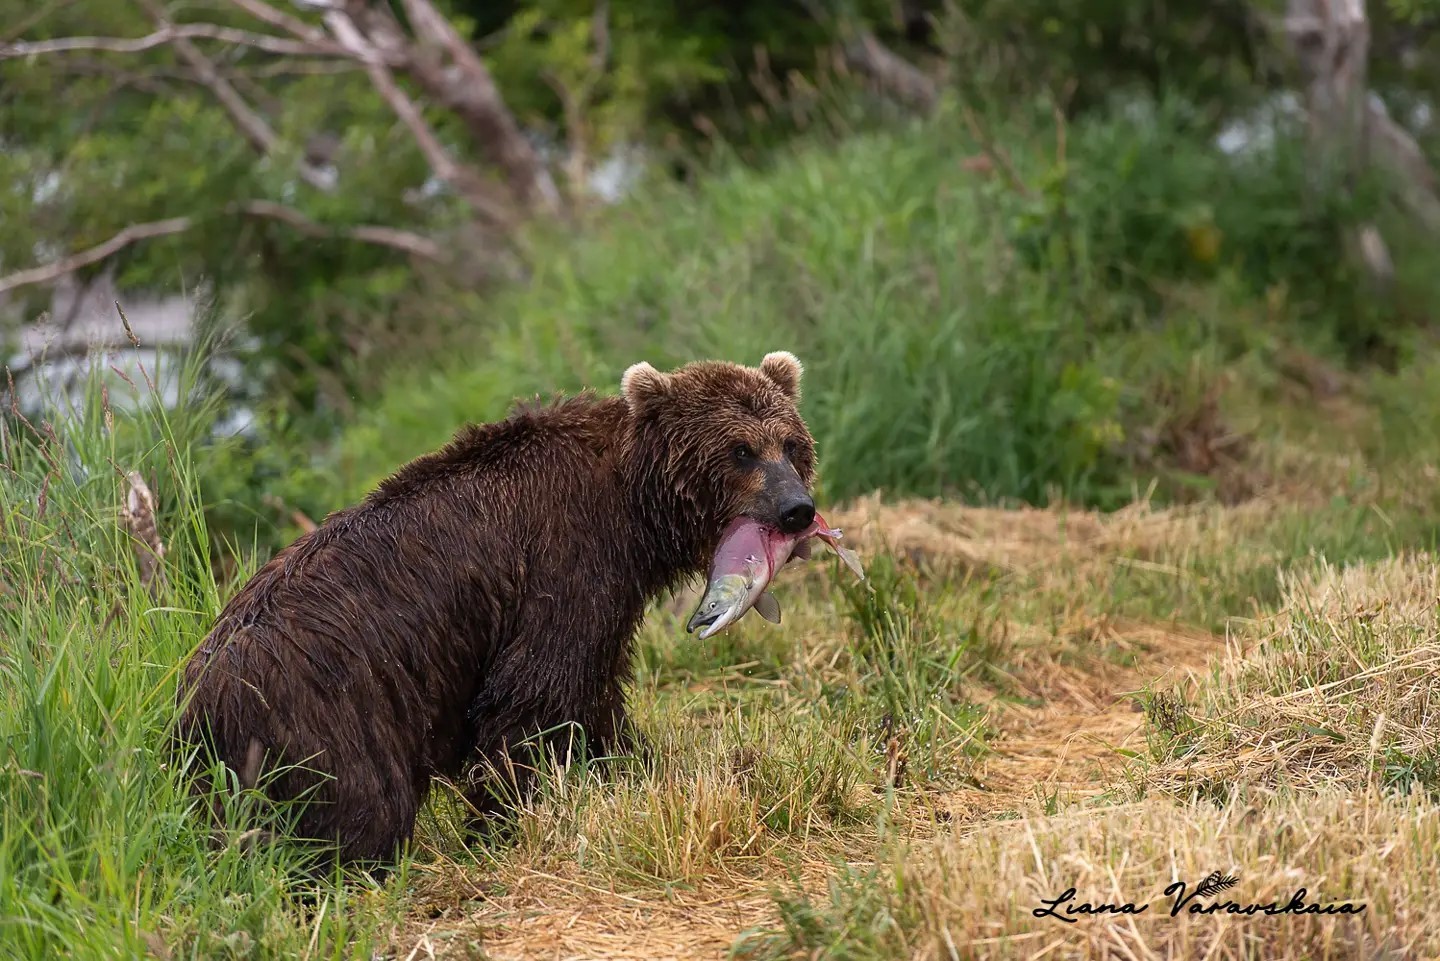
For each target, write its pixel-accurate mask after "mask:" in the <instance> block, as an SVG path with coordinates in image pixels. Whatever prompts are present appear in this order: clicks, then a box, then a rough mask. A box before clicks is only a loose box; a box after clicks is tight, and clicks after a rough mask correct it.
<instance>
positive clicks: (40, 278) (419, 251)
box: [0, 200, 448, 294]
mask: <svg viewBox="0 0 1440 961" xmlns="http://www.w3.org/2000/svg"><path fill="white" fill-rule="evenodd" d="M226 212H227V213H232V214H240V215H242V216H246V217H254V218H259V219H262V220H274V221H278V222H280V223H283V224H287V225H289V226H290V227H292V228H294V229H295V230H296V231H298V232H300V233H302V234H305V235H307V236H310V237H323V238H329V239H339V240H353V241H356V242H358V243H365V244H372V245H374V246H377V247H388V248H390V249H391V250H398V251H400V252H402V253H407V254H412V255H414V256H416V257H420V258H422V259H424V260H429V261H433V262H436V263H443V262H445V260H447V259H448V258H447V255H446V252H445V249H444V248H443V247H441V245H440V244H438V243H436V242H435V241H434V240H431V239H430V238H429V237H425V236H422V235H421V234H417V233H412V232H411V231H408V230H401V229H399V228H397V227H383V226H377V225H369V224H362V225H360V226H356V227H327V226H325V225H324V224H321V223H317V222H316V221H314V220H311V219H310V218H309V217H306V216H305V215H304V214H302V213H301V212H300V211H298V210H295V209H294V208H292V207H286V206H284V205H283V204H277V203H274V202H272V201H268V200H251V201H247V202H245V203H241V204H232V205H230V206H229V207H227V208H226ZM195 223H196V221H195V219H194V218H192V217H171V218H169V219H167V220H156V221H151V222H149V223H143V224H131V225H130V226H129V227H126V228H125V229H124V230H122V231H120V232H119V233H117V234H116V235H115V236H113V237H111V238H110V239H109V240H107V241H105V242H104V243H100V244H96V245H95V246H94V247H89V248H87V249H85V250H82V251H79V252H77V253H74V254H71V255H70V256H68V257H62V258H61V259H59V260H57V261H54V262H53V263H49V264H42V265H40V266H38V267H31V268H28V269H26V270H21V271H18V272H16V273H13V274H9V275H8V276H4V277H0V294H5V293H8V292H9V291H12V290H17V289H19V288H21V287H30V286H34V285H35V284H43V283H46V282H48V281H51V280H58V279H59V278H61V277H64V276H65V275H66V274H71V273H74V272H75V271H77V270H80V269H81V268H83V267H89V266H90V265H91V264H97V263H99V262H100V261H102V260H104V259H106V258H107V257H111V256H114V255H115V254H117V253H119V252H120V251H121V250H124V249H125V248H126V247H129V246H130V245H131V244H134V243H137V242H139V241H142V240H149V239H152V238H155V237H169V236H173V235H174V234H179V233H184V232H185V231H187V230H189V229H191V228H192V227H194V226H195Z"/></svg>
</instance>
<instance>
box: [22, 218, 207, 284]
mask: <svg viewBox="0 0 1440 961" xmlns="http://www.w3.org/2000/svg"><path fill="white" fill-rule="evenodd" d="M192 223H193V221H191V219H190V218H189V217H171V218H170V219H168V220H156V221H152V222H150V223H145V224H131V225H130V226H129V227H126V228H125V229H124V230H122V231H120V232H119V233H118V234H116V235H115V236H113V237H111V238H110V239H109V240H107V241H105V242H104V243H101V244H96V245H95V246H94V247H90V248H89V249H87V250H82V251H80V252H79V253H75V254H71V255H70V256H69V257H62V258H61V259H60V260H57V261H55V262H54V263H50V264H44V265H43V266H40V267H31V268H30V269H28V270H21V271H19V272H17V273H13V274H10V275H9V276H7V277H0V294H3V293H6V292H7V291H11V290H15V289H16V288H18V287H27V286H30V285H31V284H43V283H45V282H46V281H49V280H55V279H57V278H59V277H64V276H65V275H66V274H69V273H74V272H75V271H77V270H79V269H81V268H82V267H89V266H90V265H91V264H98V263H99V262H100V261H102V260H104V259H105V258H106V257H110V256H113V255H114V254H117V253H119V252H120V251H122V250H124V249H125V248H126V247H128V246H130V245H131V244H133V243H135V242H137V241H140V240H148V239H150V238H152V237H168V236H170V235H171V234H178V233H183V232H184V231H186V230H189V229H190V226H191V224H192Z"/></svg>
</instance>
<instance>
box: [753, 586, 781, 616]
mask: <svg viewBox="0 0 1440 961" xmlns="http://www.w3.org/2000/svg"><path fill="white" fill-rule="evenodd" d="M755 612H756V613H757V614H759V615H760V616H761V617H763V618H765V620H767V621H771V622H773V623H775V624H779V623H780V602H779V601H777V600H775V595H774V594H771V593H770V592H769V591H766V592H765V593H764V594H761V595H760V599H759V600H757V601H756V602H755Z"/></svg>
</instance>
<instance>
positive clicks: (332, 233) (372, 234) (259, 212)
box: [241, 200, 446, 263]
mask: <svg viewBox="0 0 1440 961" xmlns="http://www.w3.org/2000/svg"><path fill="white" fill-rule="evenodd" d="M241 212H242V213H244V214H245V215H246V216H249V217H259V218H263V219H267V220H278V221H280V222H281V223H285V224H289V225H290V226H291V227H294V228H295V229H296V230H297V231H299V232H300V233H302V234H307V235H309V236H311V237H339V238H344V239H347V240H355V241H359V242H361V243H366V244H374V245H375V246H378V247H389V248H391V249H392V250H399V251H403V252H404V253H407V254H414V255H415V256H417V257H421V258H423V259H425V260H430V261H434V262H436V263H441V262H443V261H444V260H445V259H446V255H445V251H444V249H443V248H442V247H441V246H440V245H439V244H438V243H436V242H435V241H433V240H431V239H430V238H429V237H425V236H422V235H420V234H417V233H412V232H410V231H408V230H401V229H399V228H398V227H381V226H372V225H361V226H358V227H340V228H331V227H326V226H325V225H324V224H321V223H316V222H315V221H313V220H311V219H310V218H309V217H306V216H305V215H304V214H302V213H301V212H300V211H298V210H296V209H295V208H293V207H286V206H285V205H283V204H277V203H274V202H272V201H269V200H252V201H250V202H249V203H247V204H245V205H244V206H243V207H242V208H241Z"/></svg>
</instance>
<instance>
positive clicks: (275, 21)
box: [230, 0, 329, 46]
mask: <svg viewBox="0 0 1440 961" xmlns="http://www.w3.org/2000/svg"><path fill="white" fill-rule="evenodd" d="M230 2H231V3H233V4H234V5H235V6H237V7H239V8H240V9H241V10H244V11H245V12H246V13H248V14H250V16H252V17H254V18H255V19H256V20H260V21H263V22H264V23H268V24H270V26H272V27H279V28H280V29H281V30H284V31H285V32H286V33H288V34H291V35H292V36H295V37H299V38H300V39H301V40H304V41H305V42H306V43H313V44H316V45H321V46H326V45H329V40H328V39H327V38H326V36H325V31H324V30H321V29H320V28H319V27H312V26H310V24H308V23H306V22H305V21H303V20H301V19H299V18H298V17H292V16H291V15H290V14H288V13H286V12H284V11H283V10H276V9H275V8H274V7H272V6H270V4H268V3H266V2H265V0H230Z"/></svg>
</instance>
